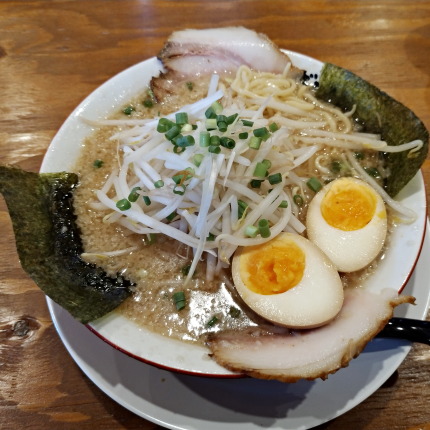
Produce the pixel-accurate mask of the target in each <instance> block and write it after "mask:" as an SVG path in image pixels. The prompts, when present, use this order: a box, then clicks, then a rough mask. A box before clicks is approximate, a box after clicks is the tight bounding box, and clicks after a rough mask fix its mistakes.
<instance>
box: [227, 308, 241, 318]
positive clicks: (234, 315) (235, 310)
mask: <svg viewBox="0 0 430 430" xmlns="http://www.w3.org/2000/svg"><path fill="white" fill-rule="evenodd" d="M228 313H229V315H230V316H231V317H232V318H239V316H240V314H241V310H240V309H239V308H236V307H235V306H230V309H229V311H228Z"/></svg>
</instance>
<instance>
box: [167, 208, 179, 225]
mask: <svg viewBox="0 0 430 430" xmlns="http://www.w3.org/2000/svg"><path fill="white" fill-rule="evenodd" d="M177 215H178V213H177V212H176V211H173V212H172V213H171V214H170V215H167V216H166V219H167V221H169V222H171V221H173V220H174V219H175V218H176V217H177Z"/></svg>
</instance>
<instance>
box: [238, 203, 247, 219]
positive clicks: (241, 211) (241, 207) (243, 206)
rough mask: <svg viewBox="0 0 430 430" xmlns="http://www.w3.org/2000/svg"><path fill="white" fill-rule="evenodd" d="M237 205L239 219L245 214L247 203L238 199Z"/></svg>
mask: <svg viewBox="0 0 430 430" xmlns="http://www.w3.org/2000/svg"><path fill="white" fill-rule="evenodd" d="M237 205H238V211H237V216H238V218H239V219H242V218H243V217H244V216H245V215H246V212H247V210H248V203H246V202H244V201H243V200H238V201H237Z"/></svg>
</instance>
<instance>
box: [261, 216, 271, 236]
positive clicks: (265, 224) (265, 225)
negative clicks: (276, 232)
mask: <svg viewBox="0 0 430 430" xmlns="http://www.w3.org/2000/svg"><path fill="white" fill-rule="evenodd" d="M258 231H259V233H260V236H261V237H264V238H267V237H270V235H271V234H272V233H271V231H270V227H269V221H267V219H264V218H262V219H260V221H258Z"/></svg>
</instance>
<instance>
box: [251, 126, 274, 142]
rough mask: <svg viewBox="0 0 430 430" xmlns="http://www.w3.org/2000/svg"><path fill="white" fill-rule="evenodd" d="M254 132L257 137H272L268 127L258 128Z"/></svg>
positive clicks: (265, 138) (264, 138)
mask: <svg viewBox="0 0 430 430" xmlns="http://www.w3.org/2000/svg"><path fill="white" fill-rule="evenodd" d="M253 133H254V136H255V137H260V138H261V139H262V140H267V139H268V138H269V137H270V133H269V130H267V128H266V127H261V128H256V129H255V130H254V131H253Z"/></svg>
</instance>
